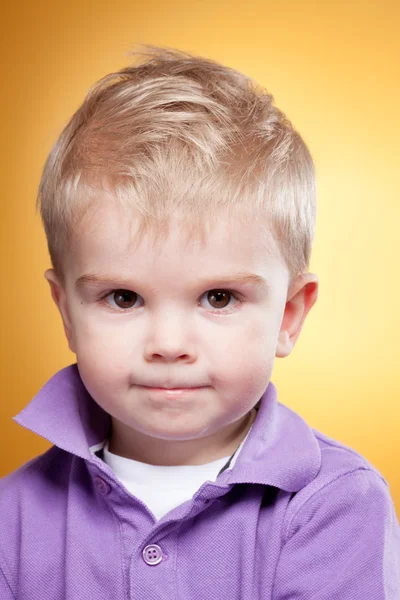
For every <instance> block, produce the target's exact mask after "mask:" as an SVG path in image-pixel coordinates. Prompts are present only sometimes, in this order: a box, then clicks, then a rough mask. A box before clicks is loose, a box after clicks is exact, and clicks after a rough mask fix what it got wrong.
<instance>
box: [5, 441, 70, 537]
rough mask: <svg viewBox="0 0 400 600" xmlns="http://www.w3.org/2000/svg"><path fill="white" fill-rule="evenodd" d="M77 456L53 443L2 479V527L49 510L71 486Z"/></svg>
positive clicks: (15, 523)
mask: <svg viewBox="0 0 400 600" xmlns="http://www.w3.org/2000/svg"><path fill="white" fill-rule="evenodd" d="M73 458H74V457H73V456H72V455H70V454H69V453H67V452H65V451H63V450H61V449H60V448H58V447H56V446H52V447H51V448H50V449H49V450H47V451H46V452H45V453H44V454H41V455H40V456H37V457H35V458H33V459H32V460H29V461H28V462H26V463H25V464H23V465H22V466H21V467H19V468H18V469H16V470H15V471H13V472H11V473H9V474H8V475H6V476H5V477H2V478H1V479H0V528H2V527H3V526H4V525H5V524H6V523H8V524H11V523H12V524H13V525H14V526H16V525H17V523H18V522H19V521H21V520H22V519H26V518H29V517H30V516H31V515H38V514H40V513H45V512H46V511H47V510H48V506H49V505H50V504H51V503H52V502H53V501H54V500H55V499H56V498H57V497H62V495H63V493H64V494H65V490H66V489H67V488H68V482H69V474H70V471H71V466H72V461H73Z"/></svg>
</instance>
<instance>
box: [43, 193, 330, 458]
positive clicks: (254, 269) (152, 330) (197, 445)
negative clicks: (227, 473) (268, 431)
mask: <svg viewBox="0 0 400 600" xmlns="http://www.w3.org/2000/svg"><path fill="white" fill-rule="evenodd" d="M132 214H133V213H132ZM132 218H134V217H133V216H132ZM129 225H130V226H131V229H130V228H129ZM133 225H134V221H133ZM180 231H182V228H181V229H180V226H179V223H178V221H177V220H175V221H174V222H173V227H172V228H171V233H170V236H169V238H168V240H167V241H166V242H165V243H163V244H162V248H161V250H157V249H155V248H154V247H153V246H152V244H151V241H152V238H150V237H149V234H148V235H147V236H146V237H145V238H144V239H143V240H142V241H141V243H140V244H139V245H137V246H136V243H135V235H134V234H135V227H134V226H133V227H132V223H130V222H128V220H127V218H126V214H123V213H122V211H121V209H120V208H118V207H117V206H116V205H115V204H113V203H110V204H105V203H104V204H102V203H100V201H99V206H98V208H96V216H95V218H91V220H90V221H89V220H87V221H86V220H85V219H84V220H83V221H82V222H81V231H80V232H79V234H77V235H75V239H74V243H73V244H72V248H71V250H70V251H69V253H68V255H67V256H66V257H65V263H64V273H65V288H64V287H63V286H62V285H61V284H60V283H59V282H58V280H57V278H56V277H55V272H54V270H53V269H49V270H47V271H46V272H45V277H46V279H47V280H48V282H49V284H50V287H51V293H52V297H53V299H54V301H55V303H56V305H57V307H58V309H59V311H60V314H61V316H62V320H63V324H64V330H65V333H66V336H67V339H68V343H69V347H70V349H71V350H72V352H74V353H75V354H76V357H77V363H78V368H79V372H80V375H81V378H82V380H83V382H84V384H85V386H86V388H87V390H88V391H89V393H90V394H91V396H92V397H93V398H94V399H95V400H96V402H97V403H98V404H99V405H100V406H101V407H102V408H103V409H104V410H105V411H106V412H107V413H109V414H110V415H111V420H112V429H111V433H110V439H109V450H110V452H113V453H114V454H117V455H119V456H123V457H126V458H131V459H134V460H137V461H140V462H144V463H148V464H154V465H197V464H203V463H207V462H211V461H214V460H217V459H219V458H223V457H225V456H229V455H231V454H232V453H233V452H234V451H235V449H236V448H237V446H238V445H239V444H240V442H241V441H242V440H243V439H244V438H245V436H246V434H247V432H248V430H249V428H250V426H251V423H252V421H253V420H254V415H255V411H253V410H252V409H253V407H254V406H255V405H256V404H257V402H258V400H259V399H260V397H261V396H262V394H263V393H264V391H265V389H266V387H267V385H268V382H269V381H270V377H271V374H272V369H273V362H274V357H275V356H277V357H284V356H287V355H288V354H289V353H290V352H291V350H292V348H293V347H294V345H295V343H296V341H297V339H298V337H299V334H300V331H301V329H302V326H303V323H304V320H305V318H306V316H307V314H308V312H309V311H310V309H311V308H312V306H313V305H314V303H315V301H316V299H317V292H318V278H317V276H316V275H314V274H312V273H306V274H302V275H301V276H298V277H297V279H296V280H295V281H294V282H293V283H292V285H291V287H290V289H288V284H289V272H288V269H287V267H286V265H285V263H284V262H283V259H282V258H280V256H279V253H278V250H277V247H276V244H275V242H274V240H273V238H272V237H271V238H270V241H269V243H268V246H267V247H266V245H265V242H263V241H262V239H261V235H260V231H259V230H258V227H257V226H256V225H254V226H252V227H247V228H245V227H244V226H243V219H241V218H240V214H239V213H238V216H237V218H236V217H235V219H233V220H232V225H231V226H229V230H228V226H227V222H226V220H225V219H224V217H223V215H222V216H221V219H220V220H218V221H217V222H215V225H213V229H212V231H210V234H209V235H207V240H206V243H205V244H203V243H202V242H201V241H200V240H196V243H195V242H193V244H191V245H188V246H187V245H184V244H183V242H182V239H181V238H182V236H180V233H179V232H180ZM133 246H135V247H133ZM240 271H246V272H251V273H256V274H258V275H261V276H262V277H264V278H265V279H266V280H267V281H268V283H269V289H259V290H257V289H256V288H255V287H253V286H246V285H243V284H239V285H235V283H231V284H230V285H225V284H223V282H222V280H221V277H222V276H224V275H227V276H229V275H233V274H235V273H238V272H240ZM93 272H97V273H101V274H105V275H110V276H111V275H113V274H114V275H115V276H120V277H122V278H126V280H127V281H126V282H125V283H123V282H122V281H119V280H114V281H111V283H109V284H104V285H100V286H97V287H95V286H94V285H93V284H89V285H87V286H85V287H82V289H81V290H77V289H76V288H75V281H76V280H77V279H78V278H79V277H81V276H82V275H83V274H84V273H85V274H87V273H93ZM202 280H204V281H209V283H208V284H207V283H203V284H202V283H201V282H202ZM229 289H231V290H232V291H233V294H234V295H236V296H237V298H238V299H239V300H240V299H241V300H242V301H243V304H240V303H239V300H236V299H235V297H234V295H231V294H229V293H227V291H228V290H229ZM112 290H129V291H130V292H131V294H128V295H127V296H125V297H124V296H122V297H121V296H118V294H117V295H115V294H111V293H110V292H111V291H112ZM212 290H222V291H225V293H227V295H226V296H224V295H222V296H218V297H217V298H215V297H214V296H213V295H212ZM133 292H134V293H133ZM209 292H211V293H209ZM236 292H237V293H236ZM107 294H108V295H107ZM239 294H242V296H240V295H239ZM105 296H107V298H106V299H104V297H105ZM101 302H103V304H101ZM124 302H125V304H124ZM117 303H118V304H117ZM125 306H126V308H125ZM235 307H237V310H235ZM113 309H114V311H113ZM143 385H144V386H146V385H147V386H154V387H166V386H169V387H182V386H205V387H204V388H202V389H200V390H197V391H196V390H193V391H190V392H188V393H186V394H184V395H182V396H181V397H178V398H170V397H168V395H167V394H163V393H162V394H161V395H160V394H155V393H154V391H152V390H149V389H146V388H144V387H140V386H143Z"/></svg>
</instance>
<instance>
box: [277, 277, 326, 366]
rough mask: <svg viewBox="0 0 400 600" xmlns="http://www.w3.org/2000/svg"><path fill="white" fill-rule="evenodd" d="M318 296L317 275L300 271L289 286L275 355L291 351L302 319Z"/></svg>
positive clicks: (301, 325) (298, 333) (281, 356)
mask: <svg viewBox="0 0 400 600" xmlns="http://www.w3.org/2000/svg"><path fill="white" fill-rule="evenodd" d="M317 297H318V277H317V276H316V275H314V274H313V273H302V274H301V275H299V276H298V277H297V278H296V280H295V281H294V282H293V283H292V285H291V286H290V289H289V292H288V296H287V301H286V306H285V312H284V314H283V318H282V325H281V329H280V332H279V336H278V343H277V347H276V356H277V357H279V358H283V357H285V356H288V355H289V354H290V352H291V351H292V349H293V347H294V345H295V343H296V341H297V338H298V337H299V335H300V331H301V329H302V327H303V323H304V320H305V318H306V316H307V314H308V312H309V311H310V309H311V308H312V307H313V306H314V304H315V302H316V300H317Z"/></svg>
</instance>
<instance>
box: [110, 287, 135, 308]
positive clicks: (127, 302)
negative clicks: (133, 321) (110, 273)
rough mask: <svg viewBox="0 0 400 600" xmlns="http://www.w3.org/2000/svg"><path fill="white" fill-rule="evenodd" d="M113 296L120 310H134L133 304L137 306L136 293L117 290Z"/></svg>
mask: <svg viewBox="0 0 400 600" xmlns="http://www.w3.org/2000/svg"><path fill="white" fill-rule="evenodd" d="M111 296H112V298H113V299H114V302H115V304H116V305H117V306H118V307H119V308H132V304H135V300H136V298H137V294H136V292H130V291H129V290H117V291H115V292H113V293H112V294H111Z"/></svg>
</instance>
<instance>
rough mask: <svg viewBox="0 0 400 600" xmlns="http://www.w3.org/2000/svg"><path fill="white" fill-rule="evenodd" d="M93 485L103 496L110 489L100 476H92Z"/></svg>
mask: <svg viewBox="0 0 400 600" xmlns="http://www.w3.org/2000/svg"><path fill="white" fill-rule="evenodd" d="M94 485H95V487H96V490H97V491H98V492H99V493H100V494H102V495H103V496H106V495H107V494H109V493H110V491H111V487H110V486H109V485H108V483H107V482H106V481H104V479H102V478H101V477H95V478H94Z"/></svg>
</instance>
